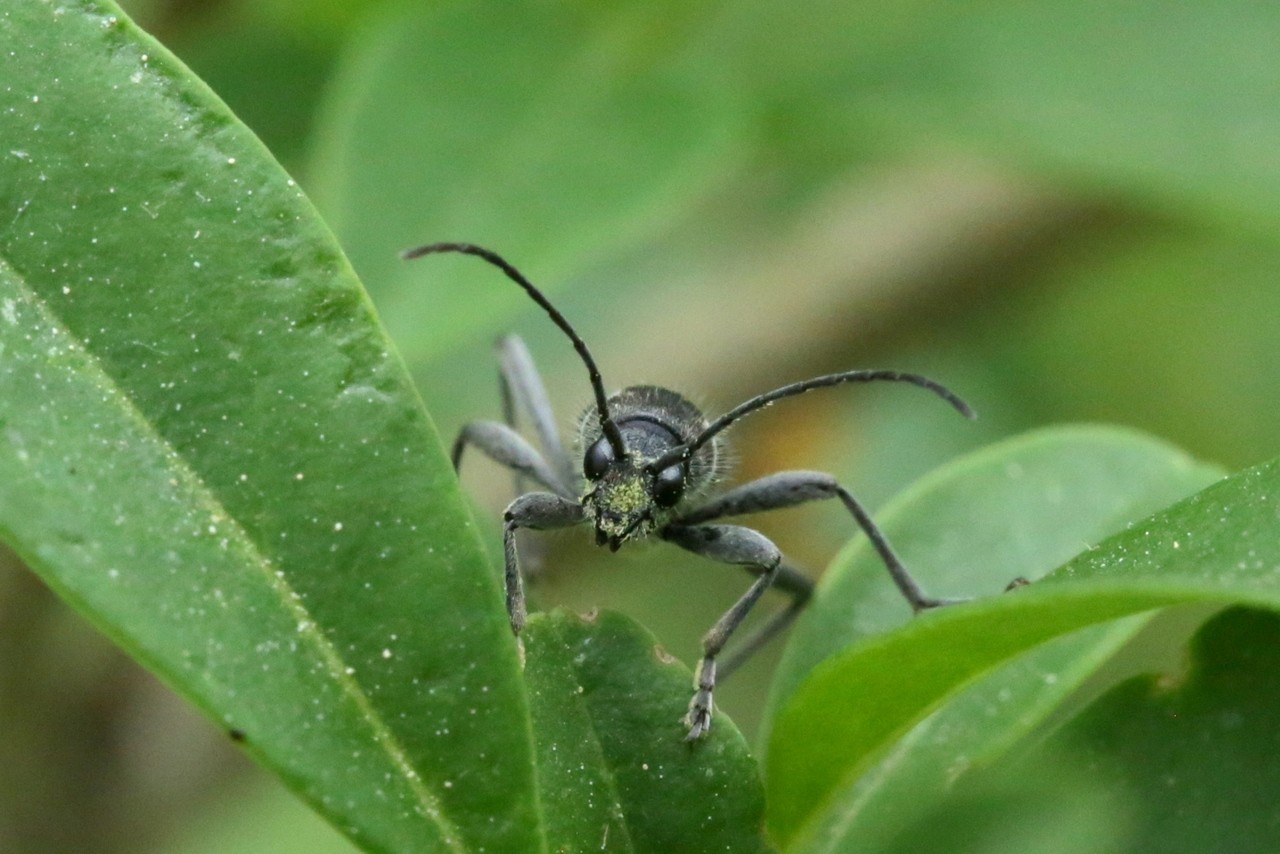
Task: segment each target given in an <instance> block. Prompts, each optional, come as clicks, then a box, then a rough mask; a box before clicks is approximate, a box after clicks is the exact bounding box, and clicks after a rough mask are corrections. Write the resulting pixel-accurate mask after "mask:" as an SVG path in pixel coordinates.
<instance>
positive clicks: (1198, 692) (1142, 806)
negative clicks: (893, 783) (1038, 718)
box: [888, 608, 1280, 854]
mask: <svg viewBox="0 0 1280 854" xmlns="http://www.w3.org/2000/svg"><path fill="white" fill-rule="evenodd" d="M1278 670H1280V616H1277V615H1276V614H1275V613H1274V612H1271V611H1258V610H1251V609H1247V608H1232V609H1229V610H1227V611H1224V612H1222V613H1221V614H1219V615H1217V616H1216V617H1214V618H1212V619H1211V620H1210V621H1209V622H1207V623H1206V624H1205V625H1204V626H1203V627H1202V628H1201V630H1200V631H1199V633H1198V634H1197V635H1196V637H1195V639H1194V641H1193V643H1192V645H1191V649H1190V663H1189V665H1188V668H1187V672H1186V673H1183V674H1169V675H1151V676H1142V677H1138V678H1134V679H1131V680H1129V681H1127V682H1124V683H1122V684H1120V685H1118V686H1116V687H1114V688H1113V689H1111V690H1110V691H1109V692H1108V693H1106V694H1105V695H1104V696H1102V697H1101V698H1099V699H1098V700H1096V701H1095V702H1094V703H1093V704H1091V705H1090V706H1089V707H1088V708H1086V709H1085V710H1084V711H1083V712H1082V713H1081V714H1079V715H1078V716H1077V717H1076V718H1075V719H1073V720H1072V721H1070V722H1069V723H1068V724H1066V725H1065V726H1064V727H1062V728H1061V729H1060V730H1058V731H1057V732H1055V733H1053V735H1052V736H1051V737H1049V738H1048V740H1047V741H1046V742H1045V743H1044V744H1042V745H1040V746H1038V747H1036V748H1035V749H1033V750H1031V751H1030V752H1029V753H1028V754H1027V755H1025V756H1022V757H1020V758H1019V759H1018V760H1017V761H1016V762H1015V763H1011V765H1009V766H1007V767H1002V768H999V769H993V770H992V771H991V772H989V773H987V774H983V775H979V776H977V777H976V778H975V779H974V780H972V781H968V783H967V784H966V785H962V786H960V787H959V789H958V791H957V792H956V793H955V794H956V797H955V803H953V804H950V805H948V806H947V807H946V808H944V809H941V810H938V811H936V812H934V813H932V814H931V815H929V816H928V818H927V819H926V820H925V821H922V822H921V823H920V824H919V825H917V826H916V827H914V828H912V829H911V830H910V831H908V832H906V833H903V834H902V835H901V836H900V837H899V838H898V839H897V840H895V843H894V845H893V846H891V847H890V848H889V849H888V850H891V851H902V852H906V851H939V852H941V851H955V850H965V851H982V852H993V854H994V852H1006V851H1007V852H1014V851H1019V852H1021V851H1061V850H1067V849H1064V848H1063V847H1062V844H1063V843H1064V842H1066V843H1067V844H1069V845H1070V846H1072V847H1071V848H1070V849H1069V850H1073V851H1115V852H1125V851H1153V850H1157V851H1169V852H1200V851H1226V850H1230V851H1242V852H1252V851H1256V852H1267V851H1275V850H1277V848H1278V847H1280V808H1278V807H1277V804H1278V803H1280V761H1278V760H1280V734H1278V732H1277V730H1276V727H1275V709H1276V705H1277V703H1280V681H1277V680H1276V678H1275V674H1276V672H1277V671H1278ZM1032 828H1058V829H1059V830H1060V831H1061V830H1064V829H1067V828H1069V829H1070V832H1069V833H1066V834H1064V835H1063V836H1062V837H1059V838H1056V839H1055V838H1054V837H1052V836H1045V835H1043V834H1036V833H1035V832H1034V831H1033V830H1031V829H1032ZM1032 835H1035V836H1038V839H1039V844H1026V843H1027V838H1028V836H1032Z"/></svg>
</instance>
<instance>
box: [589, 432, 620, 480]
mask: <svg viewBox="0 0 1280 854" xmlns="http://www.w3.org/2000/svg"><path fill="white" fill-rule="evenodd" d="M613 460H614V457H613V446H612V445H610V444H609V440H608V438H606V437H604V436H601V437H600V438H599V439H597V440H596V441H595V444H593V445H592V446H591V447H590V448H587V454H586V456H584V457H583V458H582V473H583V474H585V475H586V476H587V480H599V479H600V478H601V477H603V476H604V473H605V472H606V471H607V470H608V469H609V466H610V464H611V463H613Z"/></svg>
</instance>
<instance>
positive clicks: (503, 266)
mask: <svg viewBox="0 0 1280 854" xmlns="http://www.w3.org/2000/svg"><path fill="white" fill-rule="evenodd" d="M437 252H461V253H462V254H464V255H474V256H476V257H477V258H483V259H484V260H485V261H488V262H489V263H490V264H492V265H493V266H495V267H497V268H498V269H499V270H501V271H502V272H504V273H506V274H507V278H509V279H511V280H512V281H513V282H515V283H516V284H517V285H519V286H520V287H522V288H524V291H525V293H527V294H528V295H529V296H530V297H532V298H533V301H534V302H536V303H537V304H538V305H540V306H542V308H543V310H544V311H546V313H547V314H548V315H550V317H551V320H552V322H554V323H555V325H556V326H559V327H560V329H561V330H563V331H564V334H565V335H568V336H569V340H570V341H572V342H573V349H575V350H577V351H578V355H579V356H580V357H581V358H582V362H583V364H585V365H586V366H587V374H588V375H590V377H591V390H592V391H594V392H595V395H596V412H597V414H598V415H599V418H600V430H601V431H602V432H603V433H604V435H605V437H606V438H607V439H608V440H609V445H610V446H611V447H612V448H613V452H614V455H615V456H617V457H618V458H619V459H621V458H622V457H624V456H626V453H627V447H626V445H625V444H624V443H623V441H622V431H620V430H619V429H618V425H617V424H615V423H614V421H613V416H612V415H610V414H609V403H608V398H607V396H606V395H605V393H604V381H603V380H602V379H601V378H600V369H599V368H597V367H596V360H595V359H593V358H591V351H589V350H588V349H587V345H586V343H585V342H583V340H582V339H581V338H580V337H578V333H577V332H575V331H574V329H573V327H572V326H570V325H569V321H568V320H566V319H565V317H564V315H563V314H561V313H560V312H559V310H557V309H556V307H555V306H553V305H552V304H551V302H550V300H548V299H547V298H546V297H545V296H543V295H542V291H540V290H538V289H537V288H535V287H534V286H533V283H532V282H530V281H529V280H528V279H526V278H525V277H524V274H523V273H521V272H520V271H519V270H517V269H516V268H515V267H513V266H512V265H511V264H510V263H509V262H508V261H507V260H506V259H505V258H503V257H502V256H501V255H499V254H498V253H496V252H493V251H492V250H489V249H485V248H484V247H482V246H476V245H474V244H472V243H428V244H427V245H425V246H417V247H415V248H413V249H406V250H405V251H404V252H401V253H400V257H401V258H404V259H405V260H406V261H408V260H412V259H414V258H421V257H422V256H423V255H431V254H434V253H437Z"/></svg>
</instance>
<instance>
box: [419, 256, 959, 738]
mask: <svg viewBox="0 0 1280 854" xmlns="http://www.w3.org/2000/svg"><path fill="white" fill-rule="evenodd" d="M438 252H460V253H463V254H466V255H474V256H476V257H478V258H482V259H484V260H485V261H487V262H489V263H490V264H492V265H493V266H495V267H497V268H498V269H500V270H502V272H503V273H505V274H506V275H507V277H508V278H510V279H511V280H512V281H514V282H515V283H516V284H517V285H519V286H520V287H521V288H523V289H524V290H525V292H526V293H527V294H528V295H529V296H530V297H532V298H533V301H534V302H536V303H537V304H538V305H540V306H542V308H543V310H544V311H546V313H547V314H548V315H549V316H550V317H551V320H552V321H553V322H554V323H555V324H556V325H557V326H559V327H560V329H561V330H563V331H564V333H565V335H567V336H568V337H569V340H570V341H571V342H573V347H574V349H575V350H577V351H578V356H579V357H581V359H582V362H583V364H584V365H586V368H587V374H588V376H589V377H590V380H591V389H592V391H593V392H594V393H595V406H594V411H593V410H592V409H591V408H588V409H587V411H586V412H584V413H583V415H582V417H581V418H580V419H579V423H578V441H579V446H580V448H581V451H582V476H583V479H580V478H579V477H577V476H576V475H575V473H574V466H573V464H572V462H571V461H570V458H569V456H568V455H567V454H566V452H565V450H564V448H563V446H562V445H561V443H560V439H559V436H558V434H557V430H556V425H555V417H554V415H553V413H552V411H551V406H550V404H549V403H548V402H547V394H546V391H545V389H544V388H543V385H542V380H541V379H540V378H539V376H538V372H537V369H536V368H535V367H534V365H533V359H532V357H531V356H530V355H529V351H528V350H527V349H526V348H525V346H524V343H523V342H522V341H521V340H520V339H519V338H517V337H515V336H514V335H509V336H507V337H505V338H503V339H502V341H501V342H500V344H499V359H500V363H501V365H500V371H499V376H500V380H501V386H502V392H503V401H504V409H505V414H506V423H502V422H497V421H472V422H470V423H469V424H467V425H466V426H465V427H463V428H462V431H461V432H460V433H459V434H458V438H457V439H456V440H455V441H454V443H453V453H452V457H453V467H454V469H455V470H456V469H457V468H458V467H459V465H460V464H461V462H462V452H463V451H464V450H465V449H466V448H467V446H468V445H474V446H475V447H476V448H477V449H478V450H479V451H480V452H481V453H483V454H484V455H485V456H487V457H489V458H491V459H493V460H494V461H496V462H498V463H501V464H502V465H504V466H506V467H507V468H510V469H512V470H514V471H515V472H516V473H517V477H518V478H521V477H528V478H530V479H532V480H534V481H536V482H537V483H539V484H541V485H542V486H543V487H545V489H546V491H538V492H529V493H526V494H524V495H520V496H519V497H517V498H516V499H515V500H514V501H512V502H511V504H510V505H508V506H507V509H506V511H505V512H504V513H503V514H502V519H503V535H502V544H503V552H504V556H505V564H506V566H505V572H504V576H503V577H504V581H505V585H506V595H507V614H508V615H509V617H510V619H511V631H512V632H513V633H515V634H516V635H517V636H518V635H519V634H520V630H521V628H523V626H524V621H525V603H524V585H523V580H522V578H521V574H520V564H519V560H518V558H517V555H516V540H515V533H516V531H517V530H518V529H520V528H532V529H536V530H545V529H549V528H564V527H568V526H570V525H577V524H580V523H583V522H590V523H591V524H592V525H594V526H595V532H596V544H597V545H601V546H608V547H609V550H610V551H617V550H618V549H619V548H620V547H621V546H622V544H623V543H625V542H627V541H628V540H636V539H641V538H643V537H645V536H648V535H649V534H656V535H657V536H658V537H659V538H660V539H663V540H666V541H667V542H670V543H675V544H676V545H677V546H680V547H681V548H683V549H687V550H688V551H691V552H693V553H694V554H698V555H702V556H703V557H706V558H710V559H711V560H716V561H721V562H722V563H729V564H737V565H740V566H743V567H745V568H746V569H747V570H748V571H749V572H752V573H754V574H755V575H756V579H755V581H754V582H753V583H752V585H751V586H750V587H749V588H748V589H747V592H746V593H744V594H743V595H742V597H741V598H740V599H738V601H737V602H736V603H734V605H733V607H731V608H730V609H729V610H728V611H726V612H725V613H724V615H723V616H722V617H720V619H719V620H717V621H716V624H715V625H714V626H712V627H711V629H710V631H708V632H707V633H706V635H705V636H704V637H703V638H702V660H701V661H700V662H699V664H698V668H697V672H696V674H695V676H694V694H693V699H692V700H690V701H689V711H688V713H687V714H686V715H685V718H684V723H685V726H687V727H688V740H689V741H694V740H696V739H698V738H700V737H702V736H704V735H706V733H707V732H708V731H709V730H710V728H711V713H712V708H713V703H712V691H713V690H714V688H715V685H716V659H717V657H718V656H719V655H720V651H721V650H722V649H723V648H724V645H725V643H726V642H727V641H728V639H729V636H730V635H732V634H733V632H734V629H736V628H737V627H738V625H739V624H740V623H741V622H742V620H743V619H744V618H745V617H746V616H747V613H748V612H749V611H750V610H751V608H752V607H753V606H754V605H755V604H756V602H757V601H758V600H759V599H760V597H761V595H763V594H764V591H765V590H766V589H768V588H769V587H777V588H779V589H780V590H782V591H783V592H785V593H787V594H789V595H790V596H791V604H790V605H789V606H788V607H787V608H785V609H784V610H782V611H780V612H779V613H778V614H776V615H775V616H774V617H773V618H772V619H771V620H769V621H768V622H767V623H765V624H764V625H763V626H761V627H760V628H759V629H758V630H757V631H756V633H755V634H754V635H752V636H751V637H749V638H747V639H746V640H745V641H743V643H742V644H741V646H740V648H739V649H738V650H737V652H736V655H735V656H734V657H733V658H731V659H730V661H728V662H726V663H725V665H724V667H723V672H722V678H723V676H725V675H727V674H728V672H729V671H730V670H731V669H732V668H733V667H734V666H736V665H737V664H740V663H741V662H742V661H743V660H744V659H745V658H747V657H748V656H749V655H750V654H751V653H752V652H754V651H755V650H756V649H757V648H759V647H760V646H761V645H762V644H763V643H764V642H765V641H767V640H769V639H770V638H771V637H773V636H774V635H775V634H777V633H778V632H779V631H780V630H782V629H783V628H785V627H786V626H787V624H788V623H790V622H791V621H792V620H793V619H794V618H795V616H796V615H797V614H798V613H799V612H800V610H801V609H802V608H803V607H804V605H805V603H806V602H807V601H808V599H809V596H810V594H811V593H812V591H813V584H812V582H810V581H809V580H808V579H807V578H806V577H805V576H804V575H802V574H801V573H800V572H798V571H796V570H795V569H793V568H792V567H791V566H789V565H787V564H786V563H785V562H784V561H783V558H782V554H781V552H779V550H778V547H777V546H775V545H774V544H773V543H772V542H770V541H769V540H768V539H767V538H766V537H765V536H764V535H762V534H760V533H759V532H757V531H754V530H752V529H751V528H745V527H742V526H740V525H725V524H718V523H716V520H719V519H723V518H725V517H729V516H738V515H741V514H743V513H754V512H758V511H761V510H775V509H778V508H781V507H790V506H792V505H795V504H802V503H804V502H806V501H817V500H821V499H824V498H836V499H839V501H840V502H841V503H842V504H844V506H845V507H846V508H848V510H849V513H850V514H852V515H853V518H854V521H855V522H857V524H858V526H859V527H860V528H862V530H863V531H864V532H865V533H866V535H867V537H868V538H870V540H871V544H872V546H874V547H875V550H876V551H877V552H878V553H879V555H880V559H881V560H882V561H884V565H885V566H886V567H887V568H888V570H889V575H890V576H891V577H892V578H893V582H894V584H896V585H897V587H898V589H899V590H900V591H901V592H902V595H903V596H904V597H905V598H906V600H907V603H908V604H909V605H910V606H911V609H912V611H915V612H919V611H922V610H924V609H926V608H934V607H937V606H939V605H945V604H948V603H950V602H954V601H959V600H953V599H936V598H933V597H931V596H928V595H926V594H925V592H924V590H923V589H922V588H921V587H920V585H919V584H918V583H917V582H916V580H915V579H914V578H912V577H911V574H910V573H909V572H907V569H906V567H905V566H903V565H902V561H901V560H899V559H898V556H897V554H895V553H894V551H893V548H892V547H891V546H890V545H889V542H888V541H887V540H886V539H885V537H884V535H883V534H882V533H881V532H880V529H879V528H877V527H876V525H875V523H874V522H872V521H871V517H870V516H869V515H867V512H866V510H864V509H863V507H862V505H861V504H859V503H858V501H857V499H855V498H854V497H853V495H852V494H850V493H849V491H848V490H847V489H845V488H844V487H843V486H841V485H840V484H839V483H837V482H836V480H835V478H833V477H832V476H831V475H829V474H823V473H821V472H812V471H786V472H778V473H776V474H772V475H767V476H765V477H762V478H759V479H758V480H753V481H751V482H749V483H746V484H743V485H742V486H739V487H737V488H735V489H732V490H730V491H728V492H725V493H724V494H722V495H720V496H719V497H717V498H713V499H711V500H710V501H707V502H705V503H699V502H698V501H697V500H696V499H697V498H698V496H699V495H700V493H702V492H703V490H704V489H705V488H706V487H707V486H709V485H710V483H711V482H712V481H713V480H714V477H715V475H716V473H717V467H718V464H719V463H720V461H721V460H722V459H723V449H722V447H721V441H722V440H721V438H720V434H721V433H722V432H723V431H724V430H725V428H726V427H728V426H729V425H731V424H733V423H734V422H735V421H737V420H738V419H740V418H742V417H743V416H745V415H747V414H749V413H751V412H755V411H756V410H757V409H762V408H764V407H766V406H768V405H769V404H771V403H773V402H774V401H775V400H780V399H782V398H784V397H791V396H793V395H797V394H803V393H804V392H806V391H809V390H811V389H815V388H823V387H826V386H834V385H841V384H843V383H853V382H871V381H875V380H892V381H894V382H905V383H910V384H912V385H915V386H919V387H921V388H924V389H927V390H929V391H931V392H933V393H934V394H936V395H938V396H939V397H941V398H942V399H943V400H945V401H946V402H947V403H949V404H951V406H953V407H954V408H955V409H956V410H958V411H959V412H960V413H961V414H963V415H965V416H967V417H969V418H972V417H973V410H971V409H970V408H969V406H968V404H966V403H965V402H964V401H962V400H961V399H960V398H959V397H957V396H956V395H955V394H954V393H952V392H951V391H950V390H948V389H947V388H945V387H944V386H942V385H941V384H939V383H936V382H934V381H933V380H931V379H928V378H927V377H922V376H920V375H918V374H908V373H902V372H900V371H886V370H861V371H844V372H841V373H836V374H826V375H824V376H820V377H814V378H813V379H809V380H804V381H803V382H796V383H791V384H790V385H784V386H782V387H781V388H776V389H774V390H773V391H770V392H766V393H764V394H761V395H757V396H756V397H753V398H751V399H750V400H748V401H746V402H744V403H741V404H739V405H738V406H735V407H734V408H733V409H730V410H729V411H728V412H726V413H725V414H724V415H721V416H720V417H719V418H716V419H715V420H713V421H708V420H707V418H706V417H705V416H704V415H703V414H702V412H700V411H699V410H698V408H697V407H696V406H694V405H693V404H692V403H690V402H689V401H688V400H687V399H685V398H684V397H683V396H681V395H679V394H677V393H676V392H674V391H670V390H668V389H665V388H659V387H657V386H650V385H641V386H630V387H629V388H624V389H623V390H622V391H619V392H617V393H615V394H613V395H606V394H605V391H604V383H603V381H602V380H601V378H600V371H599V369H597V368H596V363H595V360H594V359H593V358H592V357H591V353H590V352H589V351H588V350H587V345H586V344H585V343H583V341H582V339H581V338H579V337H578V333H577V332H575V331H574V329H573V327H572V326H570V325H569V321H568V320H566V319H565V318H564V315H562V314H561V313H560V312H559V311H558V310H557V309H556V308H555V306H553V305H552V304H551V303H550V302H549V301H548V300H547V298H546V297H545V296H543V294H542V292H541V291H539V290H538V289H537V288H536V287H534V286H533V284H532V283H531V282H530V281H529V280H528V279H526V278H525V277H524V275H523V274H522V273H521V272H520V271H519V270H517V269H516V268H515V267H513V266H512V265H511V264H510V263H508V262H507V261H506V260H504V259H503V258H502V257H501V256H499V255H498V254H497V253H495V252H492V251H490V250H488V249H484V248H481V247H479V246H474V245H472V244H470V243H431V244H428V245H426V246H419V247H417V248H416V249H410V250H407V251H406V252H404V253H403V257H404V258H406V259H411V258H420V257H422V256H423V255H429V254H433V253H438ZM517 411H522V414H523V415H525V416H526V417H528V418H529V419H530V420H531V422H532V424H533V429H534V432H535V433H536V434H537V436H538V440H539V443H540V444H541V445H542V452H541V453H539V452H538V451H537V450H536V449H534V447H533V446H532V445H531V444H529V442H528V441H526V440H525V439H524V437H522V436H521V435H520V434H519V433H517V432H516V430H515V416H516V413H517ZM579 486H581V488H579Z"/></svg>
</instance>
